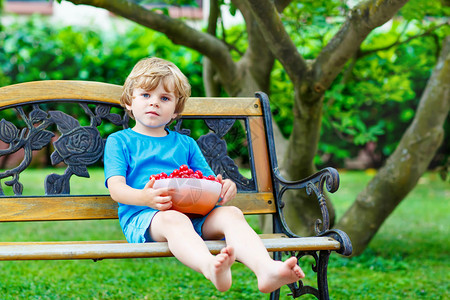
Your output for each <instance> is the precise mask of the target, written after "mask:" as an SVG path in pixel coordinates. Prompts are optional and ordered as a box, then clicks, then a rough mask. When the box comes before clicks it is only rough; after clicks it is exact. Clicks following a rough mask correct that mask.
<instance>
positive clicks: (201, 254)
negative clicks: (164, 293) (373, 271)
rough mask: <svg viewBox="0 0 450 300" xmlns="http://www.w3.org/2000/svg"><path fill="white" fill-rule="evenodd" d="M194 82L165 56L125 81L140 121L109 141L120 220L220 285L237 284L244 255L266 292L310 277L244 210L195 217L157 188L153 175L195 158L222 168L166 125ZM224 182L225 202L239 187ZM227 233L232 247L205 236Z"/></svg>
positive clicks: (128, 230) (135, 235)
mask: <svg viewBox="0 0 450 300" xmlns="http://www.w3.org/2000/svg"><path fill="white" fill-rule="evenodd" d="M190 93H191V87H190V85H189V82H188V80H187V78H186V76H184V75H183V73H181V71H180V70H179V69H178V68H177V67H176V66H175V65H174V64H172V63H170V62H168V61H165V60H163V59H159V58H148V59H143V60H141V61H139V62H138V63H137V64H136V65H135V67H134V68H133V70H132V71H131V73H130V75H129V76H128V78H127V79H126V81H125V84H124V87H123V93H122V97H121V99H120V103H121V105H122V106H123V107H125V108H126V110H127V112H128V113H129V114H130V116H131V117H132V118H134V120H135V121H136V125H135V126H134V127H133V128H132V129H125V130H122V131H119V132H116V133H114V134H112V135H111V136H110V137H109V138H108V139H107V142H106V148H105V157H104V162H105V178H106V184H107V187H108V189H109V191H110V193H111V197H112V198H113V199H114V200H115V201H117V202H118V203H119V220H120V225H121V227H122V229H123V232H124V234H125V236H126V238H127V241H128V242H130V243H145V242H153V241H157V242H168V245H169V249H170V251H171V252H172V253H173V255H174V256H175V257H176V258H177V259H179V260H180V261H181V262H182V263H183V264H185V265H186V266H188V267H190V268H192V269H193V270H195V271H197V272H200V273H202V274H203V275H204V276H205V277H206V278H207V279H209V280H210V281H211V282H212V283H213V284H214V285H215V287H216V288H217V289H218V290H219V291H226V290H228V289H229V288H230V287H231V269H230V268H231V265H232V264H233V262H234V261H235V260H239V261H240V262H242V263H243V264H245V265H246V266H248V267H249V268H250V269H251V270H252V271H253V272H254V273H255V274H256V276H257V279H258V288H259V290H260V291H261V292H263V293H269V292H272V291H274V290H276V289H278V288H280V287H281V286H283V285H285V284H288V283H292V282H295V281H297V280H299V279H300V278H303V277H304V274H303V271H302V270H301V268H300V267H299V266H298V265H297V259H296V258H295V257H291V258H289V259H288V260H286V261H285V262H281V261H275V260H273V259H272V258H271V257H270V256H269V254H268V252H267V250H266V249H265V247H264V245H263V244H262V242H261V240H260V238H259V237H258V235H257V234H256V233H255V232H254V231H253V229H252V228H251V227H250V226H249V225H248V224H247V222H246V220H245V218H244V216H243V214H242V212H241V211H240V210H239V209H238V208H236V207H232V206H217V207H216V208H215V209H213V210H212V211H211V212H210V213H209V214H207V215H206V216H204V217H199V218H190V217H188V216H187V215H185V214H183V213H180V212H178V211H175V210H171V209H170V208H171V206H172V202H171V196H170V193H171V190H169V189H167V188H160V189H154V188H153V185H154V183H155V180H154V179H151V180H148V178H149V175H151V174H158V173H161V172H166V173H167V174H170V173H171V172H172V171H173V170H174V169H178V168H179V167H180V166H181V165H183V164H185V165H188V166H189V168H191V169H193V170H194V171H196V170H200V171H201V172H202V173H203V174H204V175H205V176H207V175H214V174H213V172H212V170H211V168H210V167H209V166H208V164H207V163H206V160H205V158H204V157H203V155H202V153H201V151H200V149H199V147H198V146H197V143H196V142H195V141H194V140H193V139H192V138H190V137H188V136H185V135H181V134H179V133H177V132H173V131H170V130H168V129H167V128H166V125H167V124H169V123H171V122H172V121H173V120H174V119H175V118H177V117H178V116H179V115H180V114H181V112H182V111H183V108H184V105H185V102H186V100H187V99H188V98H189V96H190ZM218 178H219V180H220V182H221V184H222V191H221V198H222V200H221V202H220V203H219V204H220V205H222V204H225V203H227V202H228V201H229V200H231V199H232V198H233V197H234V196H235V195H236V192H237V189H236V185H235V184H234V183H233V182H232V181H231V180H229V179H225V180H223V179H222V177H221V175H218ZM202 238H203V239H222V238H225V240H226V243H227V246H226V247H225V248H223V249H222V250H221V252H220V254H218V255H216V256H213V255H212V254H211V253H210V252H209V250H208V248H207V247H206V244H205V242H204V240H203V239H202Z"/></svg>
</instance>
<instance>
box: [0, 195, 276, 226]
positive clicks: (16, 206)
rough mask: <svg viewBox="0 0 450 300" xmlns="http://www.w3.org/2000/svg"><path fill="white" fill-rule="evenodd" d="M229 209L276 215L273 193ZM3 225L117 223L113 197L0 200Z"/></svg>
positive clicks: (247, 199) (238, 199) (248, 197)
mask: <svg viewBox="0 0 450 300" xmlns="http://www.w3.org/2000/svg"><path fill="white" fill-rule="evenodd" d="M228 205H236V206H238V207H239V208H241V210H242V211H243V212H244V213H245V214H267V213H274V212H275V201H274V200H273V194H272V193H240V194H238V195H237V196H236V198H235V199H233V200H232V201H230V202H229V204H228ZM0 206H1V208H2V209H1V210H0V222H13V221H14V222H16V221H51V220H98V219H116V218H117V203H116V202H115V201H114V200H112V199H111V197H110V196H58V197H51V196H46V197H11V198H3V197H0Z"/></svg>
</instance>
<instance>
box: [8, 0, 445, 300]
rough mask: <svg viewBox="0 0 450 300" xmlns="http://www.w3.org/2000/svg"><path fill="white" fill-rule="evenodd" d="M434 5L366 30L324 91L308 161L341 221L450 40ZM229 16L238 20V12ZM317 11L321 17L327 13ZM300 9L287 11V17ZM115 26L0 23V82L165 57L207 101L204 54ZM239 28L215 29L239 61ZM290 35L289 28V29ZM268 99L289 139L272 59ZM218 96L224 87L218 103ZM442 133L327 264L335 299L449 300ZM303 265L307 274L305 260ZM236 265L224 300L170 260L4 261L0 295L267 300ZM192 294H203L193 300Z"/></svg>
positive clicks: (110, 226) (301, 43) (74, 76)
mask: <svg viewBox="0 0 450 300" xmlns="http://www.w3.org/2000/svg"><path fill="white" fill-rule="evenodd" d="M299 2H300V1H299ZM302 2H305V3H307V4H309V5H310V6H311V7H309V9H310V10H312V9H315V10H319V11H320V5H315V6H314V5H313V4H311V3H310V2H308V1H302ZM438 2H439V1H435V2H432V3H433V4H436V5H435V6H433V5H429V6H430V7H431V8H432V9H431V11H432V13H431V16H426V17H427V18H426V19H425V20H426V21H427V22H425V21H420V22H419V21H417V19H419V18H420V16H421V15H420V12H417V11H415V10H414V9H410V10H409V11H406V13H408V12H409V13H411V14H414V13H416V14H417V15H413V16H409V19H408V15H406V16H405V14H406V13H403V15H402V17H403V18H397V19H395V20H394V21H392V23H390V24H389V26H388V27H384V28H381V29H379V30H378V31H374V32H372V33H371V35H370V36H369V37H368V39H367V45H366V46H370V48H371V49H377V51H373V53H372V55H366V56H364V57H363V58H362V59H358V60H357V64H358V65H357V67H351V63H349V68H347V70H349V69H350V70H352V76H348V72H347V73H346V72H342V74H341V75H339V78H338V80H336V81H335V82H334V83H333V85H332V86H331V87H330V88H329V89H328V90H327V91H326V92H325V94H324V108H323V126H322V130H321V136H320V143H319V144H318V149H317V153H316V154H315V156H314V164H315V165H316V166H317V168H321V167H324V166H334V167H336V168H338V169H339V170H340V174H341V176H342V178H341V188H340V189H339V191H338V193H337V194H336V195H333V197H332V201H333V203H334V205H335V207H336V216H337V218H339V217H340V216H342V215H343V214H344V212H345V211H346V210H347V209H348V207H349V206H350V205H351V204H352V202H353V200H354V199H355V198H356V197H357V194H358V193H359V192H360V190H361V187H362V186H365V185H366V184H367V183H368V182H369V180H370V179H371V178H373V176H374V175H375V174H376V170H377V169H378V168H380V167H382V166H383V164H384V163H385V161H386V158H387V157H389V156H390V155H391V154H392V153H393V152H394V151H395V148H396V146H397V145H398V143H399V140H400V139H401V137H402V134H403V133H404V131H405V130H406V128H407V127H408V126H409V125H410V123H411V121H412V120H413V118H414V115H415V111H416V109H417V106H418V104H419V101H420V98H421V95H422V94H423V93H424V90H425V88H426V85H427V81H428V79H429V77H430V75H431V72H432V70H433V68H434V66H435V65H436V61H437V59H438V56H439V53H440V50H441V47H440V45H441V43H442V40H443V39H444V37H445V36H446V35H448V20H447V21H446V19H445V18H446V16H448V15H447V14H445V10H443V7H445V5H442V7H441V6H439V5H438V4H437V3H438ZM442 3H444V2H442ZM416 4H417V2H416ZM226 7H227V9H228V10H230V11H233V7H230V6H226ZM428 8H429V7H428ZM322 9H323V11H324V12H326V7H325V5H324V7H323V8H322ZM433 9H434V10H433ZM163 12H164V11H163ZM297 12H298V11H296V10H294V9H293V10H292V11H291V12H290V13H291V16H293V15H295V13H297ZM447 12H448V10H447ZM166 13H168V12H166ZM327 17H328V18H329V16H328V15H321V14H320V13H319V14H318V13H317V11H315V15H311V16H310V19H307V20H306V22H310V23H311V24H312V25H314V26H312V27H311V30H309V31H306V32H304V33H303V34H304V36H302V38H301V39H298V40H297V41H296V42H297V43H298V44H297V47H298V48H299V49H301V51H302V53H304V55H305V57H306V58H308V57H310V58H311V59H312V58H314V57H315V56H316V55H317V53H318V52H319V51H320V49H321V46H322V44H318V36H320V37H321V38H323V39H329V38H330V37H327V34H326V33H327V32H328V31H329V32H333V30H334V31H336V30H337V29H336V28H337V26H339V25H340V24H341V23H342V22H341V23H339V22H337V23H333V22H331V21H330V20H329V19H327ZM111 18H112V19H113V20H114V21H113V22H112V23H111V26H112V27H110V28H109V29H108V30H104V29H102V28H101V27H100V26H97V25H95V22H93V21H89V20H86V22H80V23H78V25H65V24H61V23H55V22H54V21H52V19H51V18H49V17H45V16H39V15H31V16H26V17H24V16H20V17H19V16H12V15H10V14H3V15H2V16H1V24H2V26H1V29H0V65H1V69H0V86H5V85H9V84H14V83H19V82H27V81H33V80H46V79H70V80H91V81H102V82H109V83H114V84H119V85H121V84H122V83H123V81H124V78H125V77H126V75H127V74H128V73H129V70H130V69H131V68H132V66H133V65H134V64H135V62H136V61H137V60H139V59H141V58H143V57H147V56H159V57H162V58H165V59H168V60H171V61H173V62H174V63H176V64H177V65H178V66H179V67H180V69H181V70H182V71H183V72H184V73H185V74H187V75H188V77H189V80H190V82H191V84H192V87H193V93H192V94H193V95H195V96H203V95H205V94H206V91H205V85H204V83H203V79H204V78H203V74H204V69H203V63H204V57H203V56H202V55H201V54H200V53H199V52H197V51H194V50H190V49H189V48H186V47H182V46H178V45H175V44H173V43H172V42H171V40H170V39H168V38H167V37H166V35H164V34H161V33H159V32H156V31H152V30H150V29H148V28H145V27H143V26H140V25H136V24H134V23H132V22H129V21H126V20H124V19H122V18H119V17H116V16H111ZM288 20H294V18H292V19H288ZM292 22H293V23H294V21H292ZM446 22H447V25H445V23H446ZM83 23H85V24H83ZM287 23H289V22H287ZM442 24H444V25H442ZM242 26H244V25H243V24H234V25H232V26H229V27H227V28H226V30H225V28H224V29H223V34H224V33H225V32H226V38H227V40H228V41H233V42H234V43H233V45H234V46H235V47H236V52H235V54H234V55H236V56H238V55H239V53H240V52H241V53H242V52H243V51H245V47H246V44H245V43H246V40H245V38H243V37H242ZM333 26H335V27H336V28H335V29H333V28H332V27H333ZM323 27H326V28H325V29H326V30H327V32H321V30H323V31H325V29H321V28H323ZM290 30H295V24H293V25H292V27H291V28H290ZM399 37H401V39H400V38H399ZM397 40H398V42H396V41H397ZM386 41H392V42H389V43H388V44H389V45H390V46H389V47H386V45H387V44H386ZM322 43H324V41H322ZM350 67H351V68H350ZM269 90H270V97H271V101H272V102H271V105H272V109H273V115H274V117H275V120H276V122H277V124H278V125H279V128H280V130H281V133H282V135H283V136H284V137H285V138H288V137H289V136H290V134H291V132H292V127H293V122H294V120H293V113H292V111H293V105H292V101H291V99H292V97H293V93H294V89H293V86H292V84H291V82H290V80H289V78H288V75H287V73H286V70H285V69H284V68H283V67H282V66H281V65H280V63H279V62H275V64H274V68H273V70H272V71H271V81H270V87H269ZM226 94H227V92H226V91H225V90H221V95H226ZM4 117H8V116H5V115H3V112H0V119H1V118H4ZM444 128H445V136H444V138H443V142H442V146H441V147H439V148H438V150H437V151H436V154H435V155H434V157H433V159H432V160H431V163H430V165H429V171H428V172H427V173H426V174H425V175H424V176H423V177H421V178H420V179H419V181H418V184H417V186H416V187H415V189H414V190H413V191H412V192H411V193H410V194H409V195H408V196H407V197H406V199H405V200H404V201H403V202H402V203H401V205H400V206H398V207H397V208H396V210H395V211H394V212H393V214H392V215H391V216H390V217H389V219H388V220H387V221H386V222H385V223H384V224H383V225H382V227H381V229H380V230H379V232H378V233H377V235H376V236H375V238H374V239H373V240H372V242H371V243H370V244H369V247H368V248H367V249H366V250H365V251H364V252H363V253H362V255H360V256H358V257H354V258H351V259H346V258H339V257H333V258H332V260H331V262H330V269H329V271H330V272H329V273H330V277H329V282H330V294H331V295H332V297H333V298H334V299H388V298H389V299H418V298H422V299H445V298H448V296H449V291H448V288H449V286H448V282H449V279H450V278H449V275H448V274H449V270H450V268H449V265H450V263H449V259H448V254H449V252H450V251H449V245H448V238H449V236H450V235H449V230H448V228H449V227H450V226H449V225H450V222H449V218H448V212H449V202H448V200H449V198H450V192H449V185H448V183H449V179H448V178H447V177H446V175H447V174H448V171H447V170H448V163H449V161H448V153H449V149H448V145H449V144H450V141H449V134H448V133H449V130H448V129H449V122H448V118H447V121H446V122H445V125H444ZM102 130H105V131H106V132H108V130H110V129H109V128H107V127H104V128H103V129H102ZM231 149H233V146H231ZM48 153H50V152H48ZM234 156H235V158H236V159H237V160H238V161H240V163H241V165H242V167H244V168H245V167H246V165H245V164H246V162H245V159H242V158H240V154H239V152H237V151H234ZM46 157H47V156H46V154H45V153H44V154H43V156H42V158H41V160H39V161H36V162H35V164H36V170H35V171H33V172H35V173H31V174H30V175H29V176H30V180H32V179H33V178H39V177H42V176H39V174H40V173H39V172H40V170H39V168H42V167H49V160H48V159H46ZM0 164H1V165H0V169H3V168H7V167H8V164H9V165H11V164H14V157H9V158H7V159H2V160H0ZM97 167H98V166H97ZM355 169H358V170H359V171H355ZM90 173H91V174H95V175H93V176H97V177H96V178H98V182H99V183H100V184H99V186H98V187H95V188H93V187H85V186H83V181H82V180H81V181H80V183H79V186H80V187H81V189H83V188H84V189H92V192H93V193H96V192H97V191H98V192H105V190H104V188H103V186H102V183H103V178H102V172H101V169H98V168H94V170H93V172H90ZM23 180H24V181H26V180H27V179H23ZM36 185H39V183H38V182H37V183H36ZM250 222H251V223H252V224H253V226H254V227H255V228H256V229H257V230H261V229H260V228H259V221H258V220H255V219H251V218H250ZM0 225H1V227H2V228H1V232H2V240H3V236H5V238H6V239H7V240H21V239H23V240H29V239H33V240H40V239H61V238H70V237H72V238H73V239H78V238H82V237H84V238H85V239H87V238H89V239H95V238H98V237H96V235H97V236H101V237H100V239H105V236H108V238H109V236H110V238H121V233H120V229H119V228H118V224H116V222H115V221H112V222H109V221H107V222H100V223H98V222H97V223H92V224H90V225H87V227H86V228H82V229H81V231H80V228H77V230H76V231H74V230H73V228H74V227H75V226H78V225H76V224H73V223H72V222H64V223H63V225H61V226H58V231H57V232H55V231H54V228H50V227H47V226H46V225H44V224H40V223H34V224H31V225H29V224H26V225H24V226H23V227H22V226H16V225H15V224H0ZM99 227H100V228H101V230H99ZM309 263H311V262H309ZM303 267H304V268H305V269H308V268H309V266H308V263H305V264H304V266H303ZM235 268H236V271H235V273H236V275H235V284H234V286H233V289H232V291H230V293H228V294H219V293H215V292H214V291H213V290H212V289H211V286H210V285H209V283H208V282H206V281H205V280H203V279H202V278H201V277H200V276H198V275H197V274H195V273H193V272H190V271H189V270H187V269H186V268H184V267H183V266H181V265H180V264H178V263H177V262H176V261H174V260H173V259H161V260H126V261H104V262H99V263H96V264H93V263H91V262H50V263H49V262H23V263H22V262H21V263H9V262H7V263H2V268H1V269H0V270H1V271H0V272H1V277H2V281H1V283H0V292H1V294H2V295H6V296H5V297H6V298H7V299H19V298H20V299H23V298H49V299H59V298H111V299H117V298H139V299H145V298H151V299H158V298H160V299H164V298H166V297H167V298H175V299H176V298H178V297H179V298H188V299H202V298H205V297H217V298H219V297H220V298H227V297H228V298H230V299H234V298H248V299H255V298H263V296H262V295H261V294H259V293H258V292H257V291H256V288H255V287H256V285H255V280H254V278H253V277H252V275H250V274H249V273H248V271H247V270H245V269H244V268H242V266H240V265H236V266H235ZM194 289H195V290H196V291H198V293H192V291H193V290H194ZM169 290H170V291H171V292H169Z"/></svg>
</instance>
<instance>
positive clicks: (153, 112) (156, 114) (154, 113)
mask: <svg viewBox="0 0 450 300" xmlns="http://www.w3.org/2000/svg"><path fill="white" fill-rule="evenodd" d="M147 114H148V115H153V116H159V114H158V113H157V112H156V111H149V112H147Z"/></svg>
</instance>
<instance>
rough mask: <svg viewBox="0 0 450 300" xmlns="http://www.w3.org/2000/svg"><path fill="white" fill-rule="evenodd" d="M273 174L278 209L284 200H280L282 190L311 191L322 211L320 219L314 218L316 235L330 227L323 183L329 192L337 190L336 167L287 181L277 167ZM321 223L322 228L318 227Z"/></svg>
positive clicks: (308, 192)
mask: <svg viewBox="0 0 450 300" xmlns="http://www.w3.org/2000/svg"><path fill="white" fill-rule="evenodd" d="M274 176H275V180H276V181H277V183H278V185H279V187H280V188H279V190H278V193H277V194H278V195H277V197H278V199H277V200H278V205H279V208H280V210H281V209H282V208H283V207H284V202H283V201H282V200H281V199H282V197H283V194H284V192H286V191H287V190H289V189H305V190H306V193H307V195H311V194H312V193H314V194H315V195H316V197H317V200H318V202H319V206H320V211H321V212H322V220H320V219H318V220H316V224H315V232H316V235H321V234H322V233H324V232H326V231H327V230H329V229H330V217H329V213H328V208H327V204H326V201H325V196H324V185H326V187H327V190H328V192H330V193H334V192H336V191H337V189H338V188H339V173H338V171H337V170H336V169H334V168H331V167H329V168H325V169H322V170H320V171H318V172H317V173H315V174H313V175H311V176H308V177H307V178H304V179H301V180H296V181H289V180H286V179H285V178H283V176H282V175H281V173H280V171H279V170H278V168H276V169H275V170H274ZM283 219H284V218H283ZM321 224H322V229H320V228H319V227H320V225H321Z"/></svg>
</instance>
